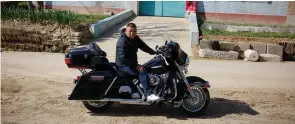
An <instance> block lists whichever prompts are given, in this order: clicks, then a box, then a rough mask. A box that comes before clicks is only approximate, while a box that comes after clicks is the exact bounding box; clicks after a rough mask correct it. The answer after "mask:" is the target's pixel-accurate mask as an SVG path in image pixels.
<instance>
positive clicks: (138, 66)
mask: <svg viewBox="0 0 295 124" xmlns="http://www.w3.org/2000/svg"><path fill="white" fill-rule="evenodd" d="M136 69H137V71H139V72H142V71H143V67H142V65H140V64H138V65H137V67H136Z"/></svg>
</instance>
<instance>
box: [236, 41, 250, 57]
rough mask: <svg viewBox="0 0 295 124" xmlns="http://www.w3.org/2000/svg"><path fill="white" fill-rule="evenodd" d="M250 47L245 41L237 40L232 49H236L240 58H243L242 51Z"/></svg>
mask: <svg viewBox="0 0 295 124" xmlns="http://www.w3.org/2000/svg"><path fill="white" fill-rule="evenodd" d="M247 49H250V43H245V42H238V43H237V44H236V45H235V48H234V51H237V52H238V53H239V54H240V57H241V58H245V56H244V52H245V51H246V50H247Z"/></svg>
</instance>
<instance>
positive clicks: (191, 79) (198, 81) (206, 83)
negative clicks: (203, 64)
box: [186, 76, 211, 88]
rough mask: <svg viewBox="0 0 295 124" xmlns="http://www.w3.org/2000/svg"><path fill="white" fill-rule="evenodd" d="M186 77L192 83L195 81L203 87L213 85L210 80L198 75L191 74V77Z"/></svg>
mask: <svg viewBox="0 0 295 124" xmlns="http://www.w3.org/2000/svg"><path fill="white" fill-rule="evenodd" d="M186 79H187V81H188V82H189V83H190V84H192V83H194V84H197V85H199V86H200V87H202V88H210V87H211V86H210V84H209V82H208V81H206V80H204V79H202V78H200V77H197V76H189V77H186Z"/></svg>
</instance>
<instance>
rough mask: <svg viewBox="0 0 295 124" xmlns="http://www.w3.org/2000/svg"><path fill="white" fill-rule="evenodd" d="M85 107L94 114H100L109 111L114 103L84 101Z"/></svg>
mask: <svg viewBox="0 0 295 124" xmlns="http://www.w3.org/2000/svg"><path fill="white" fill-rule="evenodd" d="M82 103H83V105H84V106H85V107H86V108H87V109H88V110H89V111H91V112H93V113H100V112H104V111H105V110H107V109H108V108H109V107H110V105H111V104H112V102H109V101H82Z"/></svg>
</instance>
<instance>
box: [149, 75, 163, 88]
mask: <svg viewBox="0 0 295 124" xmlns="http://www.w3.org/2000/svg"><path fill="white" fill-rule="evenodd" d="M160 81H161V76H158V75H149V82H150V85H151V86H156V85H158V84H159V83H160Z"/></svg>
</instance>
